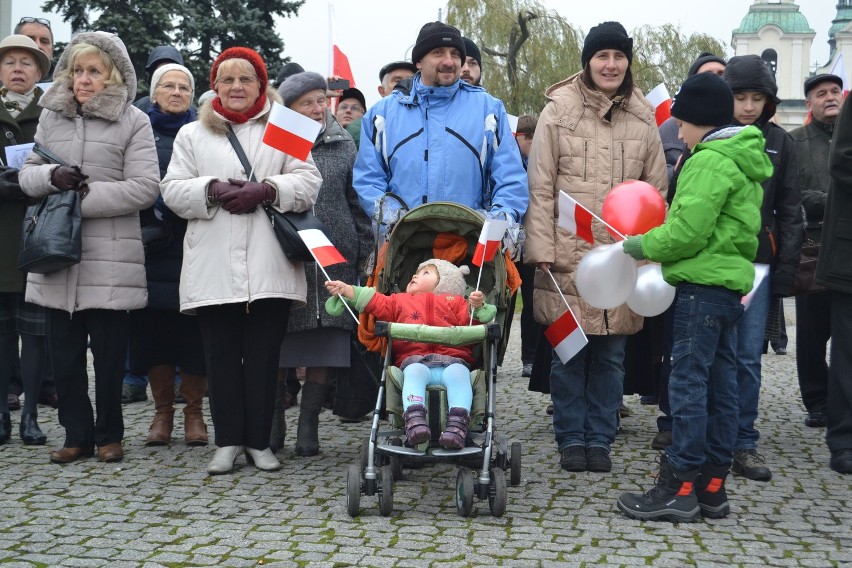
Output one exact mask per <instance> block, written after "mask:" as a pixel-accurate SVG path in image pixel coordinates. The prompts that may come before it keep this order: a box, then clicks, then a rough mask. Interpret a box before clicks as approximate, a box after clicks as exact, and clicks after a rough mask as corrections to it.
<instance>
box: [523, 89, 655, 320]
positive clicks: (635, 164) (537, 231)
mask: <svg viewBox="0 0 852 568" xmlns="http://www.w3.org/2000/svg"><path fill="white" fill-rule="evenodd" d="M545 94H546V96H547V98H548V101H549V102H548V104H547V105H546V106H545V107H544V110H543V111H542V113H541V118H539V122H538V128H537V129H536V133H535V138H534V139H533V145H532V150H531V152H530V160H529V169H528V170H527V173H528V175H529V185H530V206H529V209H528V210H527V214H526V217H525V218H524V227H525V229H526V232H527V239H526V242H525V243H524V262H526V263H527V264H538V263H541V262H549V263H551V272H552V273H553V275H554V277H555V278H556V280H557V282H559V288H560V289H561V290H562V292H563V293H564V294H565V296H566V298H567V300H568V302H569V303H570V304H571V309H573V310H574V313H575V314H576V316H577V317H578V318H579V320H580V325H581V326H582V328H583V330H584V331H585V332H586V334H588V335H608V334H615V335H627V334H632V333H636V332H637V331H639V330H640V329H641V328H642V317H641V316H638V315H636V314H635V313H633V312H632V311H631V310H630V309H629V308H628V307H627V305H626V304H625V305H621V306H619V307H617V308H615V309H611V310H600V309H598V308H594V307H592V306H590V305H589V304H587V303H586V302H584V301H583V300H582V299H581V298H580V296H579V294H578V292H577V288H576V287H575V285H574V275H575V271H576V270H577V265H578V264H579V262H580V260H581V259H582V258H583V255H584V254H585V253H586V252H587V251H588V250H590V249H591V248H592V247H591V245H589V244H588V243H586V242H585V241H582V240H580V239H578V238H576V237H575V236H574V235H573V234H571V233H569V232H568V231H566V230H565V229H562V228H560V227H558V225H557V221H558V219H559V190H564V191H565V192H566V193H568V194H569V195H571V196H572V197H573V198H574V199H576V200H577V201H578V202H580V203H581V204H582V205H584V206H585V207H587V208H588V209H590V210H591V211H592V212H593V213H595V214H596V215H598V216H599V217H600V216H601V209H602V208H603V202H604V199H605V198H606V196H607V194H608V193H609V191H610V190H611V189H612V188H613V187H614V186H615V185H617V184H619V183H621V182H622V181H624V180H628V179H638V180H643V181H646V182H648V183H650V184H651V185H653V186H654V187H656V188H658V189H659V190H660V192H661V193H663V195H665V191H666V189H667V187H668V181H667V177H666V162H665V157H664V155H663V146H662V143H661V142H660V135H659V132H658V130H657V126H656V124H655V122H654V114H653V111H652V109H651V105H650V104H649V103H648V102H647V101H646V100H645V98H644V97H643V96H642V93H641V92H640V91H639V90H638V89H634V91H633V94H632V96H630V97H629V98H628V99H627V100H626V101H617V102H614V101H611V100H610V99H609V98H607V97H606V96H605V95H603V94H602V93H600V92H598V91H595V90H592V89H589V88H588V87H586V85H585V84H583V80H582V78H581V75H580V73H577V74H576V75H573V76H571V77H569V78H567V79H565V80H564V81H562V82H560V83H557V84H555V85H553V86H552V87H550V88H549V89H548V90H547V91H546V93H545ZM607 113H611V114H610V118H609V119H607ZM593 229H594V233H595V241H596V242H597V243H599V244H607V243H611V242H614V241H613V238H612V237H611V236H610V235H609V233H607V232H606V230H605V228H604V227H603V226H602V224H600V223H594V224H593ZM534 298H535V307H534V310H535V319H536V321H538V322H539V323H543V324H551V323H553V322H554V321H555V320H556V319H557V318H558V317H559V316H560V315H562V314H563V313H564V312H565V304H564V302H563V301H562V298H561V297H560V295H559V293H558V292H557V291H556V290H555V289H554V286H553V281H552V280H551V279H550V277H549V276H548V275H547V274H546V273H545V272H543V271H541V270H536V274H535V292H534Z"/></svg>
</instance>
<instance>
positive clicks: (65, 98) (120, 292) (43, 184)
mask: <svg viewBox="0 0 852 568" xmlns="http://www.w3.org/2000/svg"><path fill="white" fill-rule="evenodd" d="M79 43H87V44H91V45H94V46H96V47H98V48H99V49H101V50H103V51H105V52H107V53H108V54H109V55H110V56H111V57H112V60H113V62H114V64H115V66H116V68H117V69H118V72H119V73H120V74H121V76H122V78H123V80H124V84H123V85H111V86H107V87H106V88H104V89H103V90H102V91H100V92H99V93H97V94H95V95H94V96H93V97H92V98H91V99H89V100H88V101H86V103H85V104H83V105H78V104H77V101H76V99H75V98H74V93H73V91H72V86H73V78H72V77H71V76H69V77H68V78H67V79H66V80H65V81H62V80H59V81H54V82H53V84H52V85H51V87H50V88H49V89H48V90H47V92H46V93H45V94H44V95H43V96H42V97H41V100H40V101H39V105H40V106H42V107H43V108H44V109H45V110H44V111H43V112H42V114H41V119H40V120H39V124H38V129H37V130H36V135H35V141H36V142H37V143H38V144H40V145H41V146H44V147H45V148H47V149H48V150H50V151H52V152H53V153H54V154H57V155H58V156H59V157H60V158H62V159H63V160H64V161H65V162H67V163H69V164H71V165H77V166H79V167H80V169H81V170H82V171H83V173H84V174H86V175H88V176H89V178H88V180H86V183H87V184H88V186H89V192H88V194H86V196H85V197H84V198H83V200H82V204H81V211H82V216H83V222H82V225H81V232H82V236H83V257H82V261H81V262H80V264H76V265H73V266H70V267H68V268H65V269H62V270H59V271H57V272H53V273H51V274H29V275H28V277H27V292H26V299H27V301H29V302H33V303H35V304H39V305H42V306H45V307H48V308H56V309H60V310H65V311H67V312H74V311H77V310H86V309H109V310H135V309H139V308H144V307H145V305H146V303H147V298H148V293H147V290H146V284H145V266H144V262H145V255H144V252H143V249H142V239H141V232H140V226H139V211H140V210H142V209H145V208H146V207H149V206H150V205H152V204H153V203H154V201H155V200H156V199H157V193H158V185H157V182H158V181H159V177H160V176H159V167H158V165H157V151H156V149H155V147H154V137H153V134H152V133H151V124H150V122H149V121H148V117H147V116H146V115H145V113H143V112H142V111H140V110H139V109H137V108H135V107H134V106H133V105H132V104H131V103H132V101H133V95H134V94H135V93H136V74H135V72H134V71H133V65H132V63H131V62H130V57H129V56H128V55H127V49H126V48H125V47H124V43H122V41H121V39H119V37H118V36H116V35H115V34H110V33H106V32H84V33H80V34H77V35H76V36H74V39H72V40H71V43H70V44H69V46H68V47H69V48H70V47H72V46H74V45H76V44H79ZM69 53H70V49H66V50H65V51H64V52H63V54H62V57H61V58H60V59H59V62H58V63H57V64H56V74H57V75H56V76H57V77H59V76H61V75H62V74H63V72H64V71H65V70H66V69H67V67H68V65H69V63H70V62H69ZM56 167H57V166H56V165H55V164H49V163H46V162H45V160H44V159H43V158H41V157H40V156H39V155H38V154H35V153H30V155H29V157H28V158H27V161H26V163H25V164H24V166H23V167H22V168H21V173H20V180H21V188H22V189H23V190H24V192H25V193H26V194H28V195H30V196H31V197H44V196H45V195H48V194H50V193H58V192H59V190H58V189H57V188H55V187H54V186H53V185H52V184H51V181H50V177H51V173H52V172H53V170H54V169H55V168H56Z"/></svg>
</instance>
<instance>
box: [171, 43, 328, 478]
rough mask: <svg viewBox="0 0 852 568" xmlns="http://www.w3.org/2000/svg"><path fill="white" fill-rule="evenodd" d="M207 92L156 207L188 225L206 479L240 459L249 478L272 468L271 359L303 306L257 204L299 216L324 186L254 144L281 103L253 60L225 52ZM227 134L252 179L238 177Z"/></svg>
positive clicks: (186, 265) (292, 265)
mask: <svg viewBox="0 0 852 568" xmlns="http://www.w3.org/2000/svg"><path fill="white" fill-rule="evenodd" d="M210 83H211V88H212V89H213V90H214V91H215V93H216V96H214V97H213V98H212V99H211V101H210V102H209V103H204V104H203V105H202V106H201V108H200V110H199V113H198V121H197V122H193V123H191V124H188V125H186V126H184V127H183V128H181V130H180V131H179V132H178V135H177V138H176V139H175V143H174V154H173V155H172V161H171V162H170V163H169V170H168V173H167V174H166V177H165V178H163V181H162V182H161V183H160V189H161V191H162V193H163V199H164V200H165V202H166V205H167V206H168V207H169V208H170V209H171V210H172V211H174V212H175V213H177V214H178V215H180V216H181V217H183V218H185V219H188V220H189V223H188V226H187V234H186V239H185V241H184V257H183V268H182V271H181V280H180V304H181V311H182V312H184V313H195V314H197V315H198V323H199V325H200V327H201V334H202V338H203V342H204V351H205V358H206V362H207V369H208V381H209V390H208V392H209V395H210V407H211V413H212V417H213V426H214V429H215V434H216V445H217V446H218V449H217V450H216V454H215V455H214V456H213V460H212V461H211V462H210V465H209V466H208V467H207V471H208V472H209V473H211V474H219V473H228V472H230V471H231V470H232V469H233V467H234V462H235V460H236V459H237V457H238V456H239V455H240V454H241V453H243V451H245V454H246V459H247V461H249V462H250V463H253V464H254V465H255V466H256V467H258V468H259V469H264V470H275V469H278V468H279V467H281V464H280V463H279V462H278V460H277V459H276V458H275V456H274V455H273V454H272V452H271V451H270V450H269V435H270V431H271V428H272V404H273V399H274V395H275V386H276V381H277V373H278V354H279V349H280V347H281V342H282V340H283V338H284V334H285V332H286V330H287V318H288V314H289V312H290V307H291V305H293V304H296V305H299V304H302V305H303V304H304V302H305V294H306V284H305V272H304V268H303V267H302V264H301V263H298V262H290V261H289V260H288V259H287V258H286V257H285V256H284V254H283V252H282V251H281V248H280V247H279V245H278V241H277V240H276V238H275V234H274V233H273V230H272V227H271V225H270V224H269V220H268V219H267V218H266V213H265V212H264V211H263V207H261V205H264V204H271V205H272V206H273V207H275V208H276V209H278V210H280V211H306V210H308V209H310V208H311V207H312V206H313V204H314V201H315V200H316V197H317V193H318V192H319V188H320V184H321V183H322V178H321V177H320V174H319V171H318V170H317V168H316V166H314V162H313V160H312V159H311V158H310V157H308V158H307V160H306V161H302V160H298V159H296V158H293V157H292V156H288V155H286V154H284V153H282V152H279V151H278V150H276V149H274V148H272V147H271V146H267V145H265V144H264V143H263V142H262V137H263V131H264V129H265V127H266V122H267V119H268V117H269V111H270V108H271V104H272V101H277V102H280V97H279V96H278V94H277V93H276V92H275V91H274V90H273V89H270V88H268V83H269V80H268V77H267V74H266V67H265V66H264V63H263V60H262V59H261V58H260V56H259V55H258V54H257V52H255V51H254V50H252V49H249V48H246V47H231V48H229V49H226V50H225V51H223V52H222V53H221V54H220V55H219V57H217V58H216V61H215V62H214V63H213V69H212V70H211V72H210ZM230 131H233V132H234V134H235V135H236V138H237V140H238V141H239V145H240V146H241V147H242V149H243V151H244V152H245V154H246V157H247V159H248V161H249V163H250V164H251V168H252V171H245V168H244V167H243V166H242V163H241V161H240V159H239V157H238V156H237V153H236V151H235V150H234V146H233V145H232V144H231V142H230V141H229V139H228V133H229V132H230ZM252 173H253V176H252V175H251V174H252ZM250 176H251V179H249V178H250ZM255 180H256V181H255Z"/></svg>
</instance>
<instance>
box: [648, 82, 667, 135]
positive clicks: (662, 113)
mask: <svg viewBox="0 0 852 568" xmlns="http://www.w3.org/2000/svg"><path fill="white" fill-rule="evenodd" d="M645 98H646V99H647V100H648V102H649V103H651V106H652V107H654V117H655V118H656V120H657V128H659V127H660V125H661V124H662V123H664V122H665V121H667V120H668V119H669V118H671V116H672V97H671V95H669V90H668V89H666V86H665V85H664V84H663V83H660V84H659V85H657V86H656V87H654V88H653V89H651V92H650V93H648V94H647V95H645Z"/></svg>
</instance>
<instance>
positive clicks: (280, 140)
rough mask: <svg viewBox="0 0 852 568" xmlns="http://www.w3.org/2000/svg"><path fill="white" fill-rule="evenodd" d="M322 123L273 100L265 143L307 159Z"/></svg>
mask: <svg viewBox="0 0 852 568" xmlns="http://www.w3.org/2000/svg"><path fill="white" fill-rule="evenodd" d="M321 128H322V125H321V124H320V123H319V122H317V121H316V120H312V119H310V118H308V117H307V116H304V115H302V114H299V113H298V112H296V111H294V110H290V109H289V108H287V107H285V106H284V105H282V104H279V103H276V102H273V103H272V110H271V111H270V112H269V122H267V123H266V129H265V130H264V131H263V143H264V144H267V145H269V146H272V147H273V148H275V149H276V150H279V151H281V152H284V153H285V154H289V155H291V156H293V157H294V158H298V159H300V160H305V159H307V157H308V155H309V154H310V153H311V148H313V147H314V142H315V141H316V139H317V135H318V134H319V132H320V129H321Z"/></svg>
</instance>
